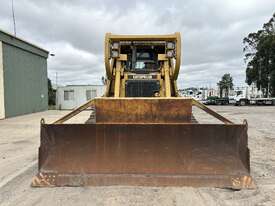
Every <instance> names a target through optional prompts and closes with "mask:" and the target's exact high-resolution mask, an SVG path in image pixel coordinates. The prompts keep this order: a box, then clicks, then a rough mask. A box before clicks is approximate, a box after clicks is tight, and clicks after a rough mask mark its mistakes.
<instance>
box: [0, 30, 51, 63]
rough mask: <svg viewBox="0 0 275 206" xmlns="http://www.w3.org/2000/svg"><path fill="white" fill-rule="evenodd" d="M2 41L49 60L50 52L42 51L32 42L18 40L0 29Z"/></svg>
mask: <svg viewBox="0 0 275 206" xmlns="http://www.w3.org/2000/svg"><path fill="white" fill-rule="evenodd" d="M0 41H2V42H4V43H6V44H9V45H12V46H15V47H18V48H20V49H23V50H26V51H28V52H31V53H34V54H37V55H39V56H42V57H45V58H48V55H49V52H48V51H47V50H45V49H42V48H41V47H39V46H36V45H34V44H32V43H30V42H27V41H26V40H23V39H21V38H18V37H16V36H14V35H12V34H10V33H8V32H6V31H3V30H1V29H0Z"/></svg>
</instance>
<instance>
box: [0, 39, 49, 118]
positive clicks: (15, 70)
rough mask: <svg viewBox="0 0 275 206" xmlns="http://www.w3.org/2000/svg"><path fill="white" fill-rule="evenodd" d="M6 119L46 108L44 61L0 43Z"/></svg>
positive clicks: (46, 88) (35, 55) (45, 68)
mask: <svg viewBox="0 0 275 206" xmlns="http://www.w3.org/2000/svg"><path fill="white" fill-rule="evenodd" d="M3 66H4V79H5V81H4V90H5V94H4V97H5V113H6V117H12V116H16V115H21V114H27V113H33V112H38V111H43V110H46V109H47V108H48V81H47V59H46V58H45V57H42V56H40V55H37V54H34V53H30V52H28V51H26V50H23V49H20V48H18V47H15V46H12V45H9V44H6V43H4V42H3Z"/></svg>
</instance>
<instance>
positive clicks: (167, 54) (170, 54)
mask: <svg viewBox="0 0 275 206" xmlns="http://www.w3.org/2000/svg"><path fill="white" fill-rule="evenodd" d="M166 56H167V57H169V58H172V57H173V56H174V51H173V50H168V51H167V53H166Z"/></svg>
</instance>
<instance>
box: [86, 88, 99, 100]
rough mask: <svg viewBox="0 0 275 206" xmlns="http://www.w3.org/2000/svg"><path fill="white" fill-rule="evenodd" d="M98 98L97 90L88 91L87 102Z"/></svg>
mask: <svg viewBox="0 0 275 206" xmlns="http://www.w3.org/2000/svg"><path fill="white" fill-rule="evenodd" d="M96 96H97V95H96V90H95V89H93V90H86V99H87V100H90V99H93V98H95V97H96Z"/></svg>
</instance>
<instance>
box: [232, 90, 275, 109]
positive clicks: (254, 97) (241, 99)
mask: <svg viewBox="0 0 275 206" xmlns="http://www.w3.org/2000/svg"><path fill="white" fill-rule="evenodd" d="M235 93H236V94H235V96H234V101H233V102H232V103H234V104H235V105H238V106H244V105H275V98H274V97H269V98H264V97H262V93H261V92H260V91H258V90H255V88H253V87H242V88H236V89H235Z"/></svg>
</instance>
